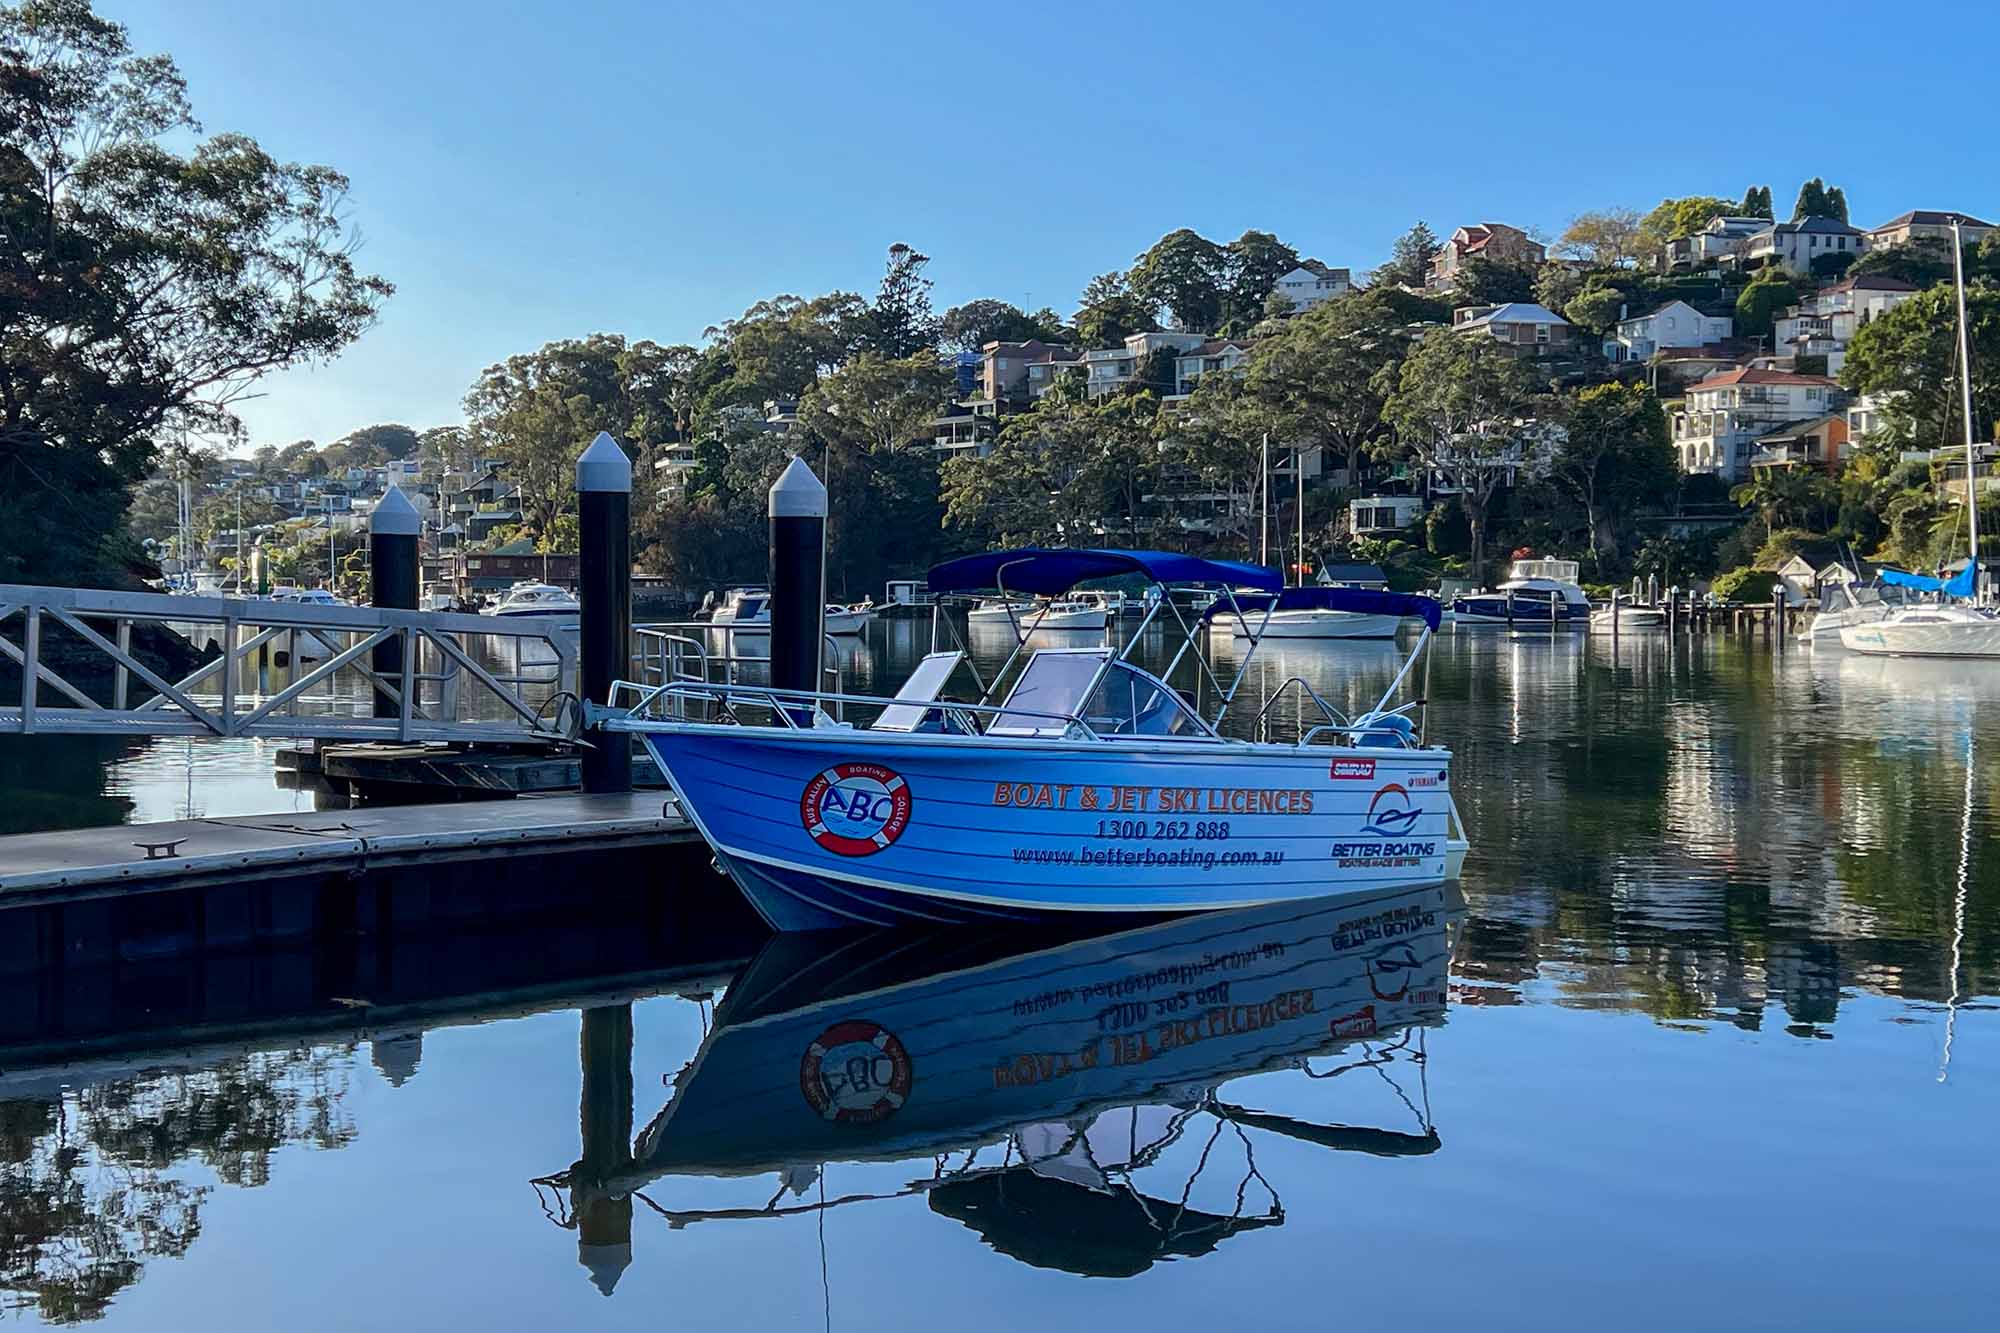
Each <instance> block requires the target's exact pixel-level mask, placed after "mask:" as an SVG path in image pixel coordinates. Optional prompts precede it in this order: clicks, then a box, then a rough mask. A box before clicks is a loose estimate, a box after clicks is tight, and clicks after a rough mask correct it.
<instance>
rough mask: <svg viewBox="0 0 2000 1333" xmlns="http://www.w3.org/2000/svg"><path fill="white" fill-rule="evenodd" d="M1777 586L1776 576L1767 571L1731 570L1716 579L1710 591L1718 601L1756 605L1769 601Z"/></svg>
mask: <svg viewBox="0 0 2000 1333" xmlns="http://www.w3.org/2000/svg"><path fill="white" fill-rule="evenodd" d="M1777 586H1778V576H1777V575H1776V574H1773V573H1772V572H1771V571H1770V570H1768V569H1732V570H1730V571H1729V572H1728V573H1727V574H1724V575H1722V576H1720V577H1719V578H1717V579H1716V580H1715V583H1714V585H1713V586H1712V587H1711V589H1710V591H1712V592H1713V593H1714V594H1715V596H1716V598H1717V600H1719V601H1724V602H1748V603H1751V604H1756V603H1761V602H1768V601H1770V600H1771V590H1772V589H1773V588H1775V587H1777Z"/></svg>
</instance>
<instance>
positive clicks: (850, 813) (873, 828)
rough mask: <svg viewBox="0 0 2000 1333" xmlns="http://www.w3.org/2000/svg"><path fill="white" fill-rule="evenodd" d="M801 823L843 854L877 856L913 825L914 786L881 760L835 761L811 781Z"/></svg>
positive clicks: (830, 848)
mask: <svg viewBox="0 0 2000 1333" xmlns="http://www.w3.org/2000/svg"><path fill="white" fill-rule="evenodd" d="M799 822H800V823H801V824H803V825H805V829H806V832H807V833H808V834H810V835H812V840H813V841H814V842H816V843H818V844H819V845H820V846H822V847H824V848H826V849H827V850H828V851H829V852H834V853H837V854H838V855H841V856H873V855H874V854H875V853H877V852H879V851H881V850H882V849H883V848H884V847H887V846H888V845H889V844H890V843H893V842H894V841H896V839H898V838H900V837H902V836H903V830H904V829H906V828H908V827H909V826H910V784H909V783H907V782H905V781H903V778H902V775H901V774H899V773H897V772H896V771H895V770H894V769H890V768H884V767H882V766H881V765H880V764H835V765H834V766H833V767H832V768H829V769H827V770H826V772H824V773H821V774H820V775H819V776H818V777H816V778H814V779H813V780H812V781H811V782H808V783H807V784H806V791H805V795H804V796H802V797H800V798H799Z"/></svg>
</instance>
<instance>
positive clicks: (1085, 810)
mask: <svg viewBox="0 0 2000 1333" xmlns="http://www.w3.org/2000/svg"><path fill="white" fill-rule="evenodd" d="M1132 574H1140V575H1143V576H1145V577H1147V578H1149V579H1151V580H1153V581H1154V583H1155V584H1157V585H1159V586H1160V587H1161V588H1162V589H1163V590H1166V589H1186V588H1189V587H1200V588H1205V589H1209V590H1211V591H1209V593H1208V598H1209V601H1210V602H1211V603H1216V604H1219V605H1220V606H1221V607H1222V608H1223V609H1224V610H1225V611H1226V612H1227V613H1228V614H1232V615H1237V616H1239V617H1241V618H1243V619H1245V620H1246V622H1248V623H1250V624H1252V625H1254V624H1255V623H1256V622H1257V620H1258V618H1259V615H1260V613H1259V612H1256V611H1250V610H1246V609H1244V608H1242V607H1241V606H1240V605H1239V604H1238V601H1237V594H1236V592H1235V590H1236V589H1238V588H1242V587H1249V588H1254V589H1257V590H1258V591H1260V592H1263V593H1277V592H1278V591H1279V590H1280V580H1279V576H1278V574H1277V572H1276V571H1274V570H1271V569H1267V568H1264V567H1261V566H1255V565H1246V564H1238V563H1235V562H1229V561H1214V560H1204V559H1199V558H1196V557H1192V556H1183V555H1173V554H1168V553H1166V552H1159V551H1104V550H1044V549H1038V548H1029V549H1025V550H1015V551H1004V552H997V553H991V554H986V555H979V556H969V557H966V558H964V559H960V560H953V561H949V562H947V563H945V564H942V565H939V566H937V567H935V568H933V569H932V570H931V571H930V575H929V579H928V586H929V587H930V589H931V590H932V591H933V592H935V593H952V592H972V591H977V590H983V589H988V588H997V589H998V590H999V592H1000V593H1001V595H1003V596H1014V595H1019V594H1024V593H1025V594H1032V595H1036V596H1042V597H1060V596H1062V595H1064V594H1066V593H1068V592H1069V591H1070V589H1071V588H1072V587H1074V586H1075V585H1076V584H1078V583H1080V582H1083V581H1086V580H1090V579H1101V578H1111V577H1119V576H1126V575H1132ZM1317 593H1318V594H1319V595H1320V596H1321V597H1323V598H1324V599H1325V604H1326V605H1327V606H1328V607H1331V608H1333V609H1340V610H1350V611H1357V612H1363V613H1367V614H1385V615H1397V616H1413V617H1416V618H1419V619H1421V620H1422V621H1423V622H1424V628H1423V631H1422V633H1421V634H1420V635H1419V637H1418V639H1417V641H1416V643H1415V645H1414V647H1413V648H1412V650H1411V653H1410V656H1409V658H1408V659H1407V660H1406V661H1405V662H1404V663H1403V666H1402V669H1401V670H1400V671H1399V672H1398V673H1397V674H1396V676H1395V678H1394V679H1393V680H1392V681H1391V682H1390V684H1389V687H1388V689H1387V690H1386V691H1385V692H1384V693H1383V695H1382V698H1381V700H1380V702H1378V703H1377V705H1376V706H1375V707H1374V708H1373V709H1371V710H1369V711H1367V712H1366V713H1363V714H1361V715H1359V716H1356V717H1346V716H1343V715H1342V714H1341V713H1340V712H1339V711H1338V710H1336V709H1334V708H1333V707H1332V706H1331V705H1330V704H1328V703H1326V702H1325V700H1324V699H1322V698H1321V697H1320V696H1319V695H1318V694H1316V693H1315V692H1313V691H1312V690H1311V688H1310V687H1309V686H1307V685H1305V683H1304V682H1303V681H1288V682H1287V683H1286V688H1285V689H1281V690H1280V691H1278V694H1277V695H1276V696H1274V698H1273V700H1267V701H1265V708H1266V709H1267V710H1268V708H1269V706H1270V704H1271V702H1273V701H1275V698H1276V697H1281V696H1282V695H1283V694H1284V693H1285V692H1286V689H1289V687H1291V686H1292V685H1297V686H1298V687H1299V689H1300V691H1301V696H1302V697H1309V698H1310V700H1311V701H1312V702H1313V703H1314V704H1316V705H1317V706H1318V709H1319V717H1318V718H1316V719H1313V721H1312V724H1311V725H1310V726H1305V725H1302V726H1301V732H1300V735H1299V736H1298V737H1297V739H1296V740H1294V741H1292V742H1290V743H1274V742H1253V741H1249V740H1244V739H1238V738H1236V737H1231V736H1225V735H1223V734H1222V733H1221V731H1220V730H1219V729H1218V727H1219V724H1220V723H1221V722H1222V720H1223V718H1224V716H1225V715H1226V714H1227V713H1228V710H1229V707H1230V704H1231V702H1232V701H1233V700H1234V698H1235V695H1236V691H1237V689H1238V687H1240V686H1241V685H1242V684H1243V682H1244V680H1245V679H1246V677H1247V673H1248V668H1249V665H1250V663H1251V661H1252V659H1253V658H1254V655H1255V650H1256V644H1257V642H1258V639H1257V637H1255V636H1253V637H1252V638H1251V640H1250V646H1249V648H1248V649H1247V650H1246V651H1245V652H1244V653H1243V655H1242V658H1241V660H1240V661H1239V662H1238V663H1237V665H1236V667H1235V670H1234V673H1233V675H1232V676H1231V678H1230V679H1229V680H1228V681H1226V682H1225V681H1223V680H1222V679H1220V678H1219V677H1218V676H1217V674H1216V672H1215V670H1214V668H1213V667H1212V666H1211V665H1210V664H1209V663H1208V661H1207V660H1206V659H1205V657H1204V656H1203V654H1202V653H1201V651H1200V650H1199V645H1198V640H1200V639H1201V638H1202V632H1201V624H1202V617H1201V616H1196V617H1194V619H1193V623H1192V624H1190V623H1189V619H1188V617H1187V616H1186V615H1185V614H1184V613H1183V611H1182V609H1181V608H1182V605H1183V601H1182V599H1178V598H1176V597H1174V596H1161V597H1158V598H1156V599H1152V600H1151V604H1150V610H1149V612H1148V615H1147V623H1146V624H1143V625H1141V626H1140V629H1139V631H1138V632H1135V633H1133V634H1132V635H1130V636H1129V637H1128V638H1127V641H1126V645H1125V647H1124V648H1123V649H1122V650H1121V649H1114V648H1112V647H1109V646H1103V647H1070V646H1063V647H1046V646H1044V647H1033V646H1030V643H1029V641H1028V636H1023V637H1022V639H1021V641H1019V642H1017V643H1016V645H1015V647H1014V651H1013V653H1012V654H1011V656H1010V657H1009V658H1008V660H1007V662H1006V663H1005V664H1004V665H1003V666H1002V667H1001V669H1000V671H999V672H998V674H996V675H995V677H994V678H993V680H992V681H991V683H990V684H983V685H982V688H981V690H980V694H979V698H978V700H977V701H976V702H970V703H967V702H959V701H956V700H948V699H946V698H944V697H943V690H944V687H945V685H946V683H947V681H948V680H950V679H951V678H952V677H954V676H955V675H956V674H957V673H958V672H959V671H960V670H961V669H965V670H967V671H971V667H970V664H969V663H968V661H967V655H966V653H965V652H964V650H963V648H962V647H961V648H958V649H953V650H948V651H934V652H932V653H931V654H930V655H928V656H927V657H925V658H924V659H923V660H922V661H921V662H920V663H919V664H918V666H917V668H916V670H915V671H914V672H912V674H911V676H910V677H909V679H908V680H907V681H906V682H905V683H904V685H903V687H902V688H901V689H900V690H899V691H898V692H897V694H896V696H895V698H894V699H893V700H885V699H882V698H878V697H866V696H851V695H844V694H838V693H827V692H815V691H797V690H779V689H773V688H770V687H764V686H745V685H740V684H709V683H703V682H678V681H677V682H670V683H668V684H664V685H658V686H650V687H649V686H639V685H632V684H628V683H623V682H621V683H620V684H619V685H617V686H616V687H614V690H613V695H612V699H611V701H610V704H611V706H610V707H609V708H607V709H603V710H595V709H593V715H594V716H597V717H599V719H600V724H601V725H602V726H603V727H604V728H605V729H606V730H610V731H625V732H632V733H636V734H638V735H639V736H641V737H642V738H643V739H644V741H645V743H646V745H647V746H648V748H649V749H650V750H651V751H652V753H653V756H654V758H655V759H656V760H657V761H658V763H659V766H660V770H661V772H663V773H664V774H665V775H666V776H667V779H668V781H669V782H670V783H671V784H672V787H673V790H674V792H675V795H676V796H677V797H678V799H679V802H680V805H681V808H682V809H683V810H684V811H686V813H687V814H688V816H689V818H690V819H692V820H693V822H694V824H695V826H696V827H697V828H698V829H699V830H700V832H701V834H702V836H703V837H704V838H705V839H706V840H707V841H708V844H709V846H710V847H711V848H712V849H713V850H714V852H715V855H716V860H717V862H718V863H719V865H720V866H721V867H722V868H723V869H724V870H725V871H727V872H728V874H729V875H730V876H731V877H732V878H733V879H734V880H735V881H736V883H737V884H738V885H739V886H740V887H741V888H742V890H743V892H744V893H745V895H746V896H747V897H748V898H749V900H750V901H751V903H752V904H754V905H755V906H756V908H757V910H758V911H759V912H760V913H762V914H763V916H764V918H765V919H766V920H767V921H768V922H769V923H770V924H771V925H772V926H773V927H775V928H777V929H779V930H811V929H821V928H828V927H835V926H848V925H891V924H902V923H911V922H915V923H938V922H991V921H995V920H1021V919H1035V918H1042V917H1048V916H1051V915H1063V914H1068V913H1075V912H1087V913H1099V914H1114V915H1128V916H1150V915H1157V914H1165V913H1177V912H1187V911H1197V910H1206V909H1214V908H1225V907H1245V906H1255V905H1260V904H1264V903H1271V902H1280V901H1286V900H1291V899H1304V898H1317V897H1323V896H1328V895H1341V894H1347V893H1377V892H1382V891H1385V890H1396V889H1404V888H1409V887H1414V886H1421V885H1425V884H1436V883H1440V882H1443V881H1445V880H1446V879H1448V878H1452V877H1455V872H1456V869H1457V865H1458V863H1459V862H1460V861H1462V859H1463V857H1464V854H1465V842H1464V839H1463V837H1462V834H1461V833H1460V832H1459V830H1458V829H1457V828H1456V811H1455V809H1454V807H1453V805H1452V800H1451V790H1450V771H1451V754H1450V752H1449V751H1447V750H1445V749H1443V748H1441V747H1438V746H1435V745H1430V744H1428V743H1427V742H1426V740H1425V738H1424V734H1423V728H1422V719H1421V716H1420V714H1419V711H1418V710H1419V709H1420V707H1421V704H1422V701H1421V700H1420V699H1413V700H1411V701H1409V702H1406V703H1404V704H1402V705H1400V706H1392V700H1393V699H1394V698H1395V697H1396V696H1397V694H1398V692H1399V691H1400V690H1401V689H1402V687H1403V685H1404V682H1405V681H1407V680H1409V679H1411V672H1412V669H1413V667H1414V666H1415V664H1416V661H1417V658H1418V656H1419V655H1421V653H1422V652H1423V650H1424V647H1425V645H1426V644H1427V643H1428V642H1429V640H1430V637H1431V635H1432V634H1433V633H1434V632H1435V630H1436V628H1437V621H1438V606H1437V603H1435V602H1433V601H1430V600H1429V599H1427V598H1420V597H1413V596H1407V595H1402V594H1396V593H1386V592H1378V591H1372V590H1367V589H1356V588H1327V589H1319V590H1317ZM1213 613H1214V607H1213V606H1211V612H1210V614H1213ZM1261 614H1268V611H1266V612H1263V613H1261ZM1154 620H1159V621H1161V622H1162V623H1163V624H1168V623H1173V624H1177V625H1178V628H1179V630H1180V634H1181V638H1182V642H1181V646H1180V648H1179V649H1178V651H1177V652H1176V653H1175V655H1174V657H1173V660H1172V661H1171V662H1169V663H1168V665H1167V666H1166V667H1165V668H1164V669H1163V670H1162V671H1160V672H1159V673H1158V674H1154V673H1152V672H1149V671H1147V670H1144V669H1143V668H1141V667H1139V666H1138V665H1137V664H1136V663H1135V662H1133V661H1132V660H1130V659H1131V654H1132V653H1133V651H1134V649H1135V648H1136V647H1137V645H1139V644H1140V643H1141V642H1143V641H1144V640H1145V638H1146V635H1145V633H1144V631H1145V629H1146V628H1148V626H1149V625H1150V624H1151V622H1153V621H1154ZM941 623H942V624H944V625H946V626H947V627H948V626H949V625H950V621H949V620H948V619H945V618H943V617H940V616H934V618H933V626H934V630H935V628H936V627H937V626H938V625H939V624H941ZM933 643H934V645H935V639H934V640H933ZM1177 678H1178V679H1181V680H1184V681H1185V682H1186V683H1187V686H1188V687H1189V688H1188V689H1186V690H1183V689H1182V688H1177V687H1176V685H1175V684H1174V682H1175V680H1176V679H1177ZM974 679H975V680H976V679H977V675H976V673H974ZM1203 697H1207V698H1210V699H1212V700H1214V701H1215V711H1214V715H1213V716H1205V715H1204V713H1203V712H1202V711H1201V709H1200V706H1199V700H1200V699H1201V698H1203ZM863 709H873V710H875V712H874V716H873V717H872V719H870V720H868V721H867V722H866V724H865V725H860V724H857V723H855V722H851V721H848V720H846V714H847V713H849V712H851V711H859V710H863ZM1252 729H1253V730H1254V729H1255V728H1254V727H1253V728H1252Z"/></svg>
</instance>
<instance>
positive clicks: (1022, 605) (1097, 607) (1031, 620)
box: [966, 597, 1111, 634]
mask: <svg viewBox="0 0 2000 1333" xmlns="http://www.w3.org/2000/svg"><path fill="white" fill-rule="evenodd" d="M966 618H967V619H968V620H969V621H970V622H971V623H973V624H975V625H1002V624H1004V625H1010V626H1014V627H1017V628H1018V629H1019V631H1020V632H1021V633H1023V634H1026V633H1028V632H1029V631H1031V630H1052V629H1056V630H1101V629H1103V628H1104V627H1105V626H1106V625H1108V624H1110V623H1111V609H1110V607H1109V605H1108V604H1107V603H1105V602H1103V601H1101V600H1099V601H1091V600H1086V599H1085V598H1083V597H1056V598H1037V599H1036V600H1034V601H1015V600H1008V599H1002V598H988V599H987V600H985V601H982V602H980V603H979V604H978V605H977V606H975V607H973V608H972V610H970V611H969V612H967V613H966Z"/></svg>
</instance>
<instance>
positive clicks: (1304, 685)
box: [1251, 676, 1347, 744]
mask: <svg viewBox="0 0 2000 1333" xmlns="http://www.w3.org/2000/svg"><path fill="white" fill-rule="evenodd" d="M1294 685H1296V686H1298V687H1299V693H1300V694H1302V695H1304V696H1305V697H1306V698H1308V699H1311V700H1312V701H1313V702H1314V703H1316V704H1318V705H1319V711H1320V712H1321V714H1323V715H1324V716H1325V718H1326V720H1327V722H1328V723H1330V724H1332V725H1334V726H1341V727H1344V726H1346V725H1347V718H1346V716H1345V715H1343V714H1342V713H1341V711H1340V710H1339V709H1338V708H1335V707H1334V706H1333V705H1332V704H1330V703H1328V702H1327V701H1326V700H1325V699H1324V698H1322V697H1321V696H1320V692H1319V691H1318V690H1316V689H1314V688H1313V687H1312V685H1311V683H1310V682H1308V681H1307V680H1306V678H1305V677H1304V676H1291V677H1288V678H1287V679H1286V680H1285V683H1284V684H1282V685H1280V686H1278V688H1277V689H1275V690H1272V691H1271V697H1270V698H1268V699H1266V700H1265V701H1264V706H1263V707H1262V708H1260V709H1258V710H1257V717H1256V719H1255V721H1254V722H1252V724H1251V725H1252V727H1253V728H1254V733H1253V734H1254V735H1255V736H1256V737H1257V739H1258V740H1259V741H1261V742H1268V741H1269V740H1270V739H1271V723H1272V722H1273V721H1274V719H1273V718H1272V716H1271V710H1272V709H1273V708H1274V707H1276V706H1277V704H1278V701H1279V700H1281V699H1283V698H1284V697H1285V693H1286V691H1288V690H1290V689H1291V688H1292V687H1293V686H1294ZM1300 730H1301V732H1303V730H1304V728H1303V726H1302V727H1301V728H1300ZM1300 743H1301V744H1303V743H1304V740H1303V737H1302V738H1301V741H1300Z"/></svg>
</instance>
